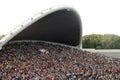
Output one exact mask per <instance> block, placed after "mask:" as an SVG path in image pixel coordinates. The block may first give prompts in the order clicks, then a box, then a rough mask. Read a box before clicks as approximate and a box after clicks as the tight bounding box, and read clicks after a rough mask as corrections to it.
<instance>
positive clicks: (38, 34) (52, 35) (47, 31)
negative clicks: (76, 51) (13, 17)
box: [0, 5, 82, 47]
mask: <svg viewBox="0 0 120 80" xmlns="http://www.w3.org/2000/svg"><path fill="white" fill-rule="evenodd" d="M81 38H82V24H81V19H80V16H79V14H78V13H77V11H76V10H75V9H74V8H73V7H70V6H64V5H63V6H56V7H51V8H49V9H46V10H44V11H42V12H40V13H38V14H36V15H34V16H33V17H31V18H30V19H27V20H26V21H25V22H24V23H22V24H21V25H19V26H18V27H16V28H15V29H14V30H12V31H11V32H10V33H9V34H8V35H7V36H5V37H4V38H3V39H2V40H1V41H0V47H2V46H4V45H5V44H6V43H8V42H10V41H16V40H43V41H49V42H56V43H62V44H66V45H70V46H79V47H81V44H82V43H81Z"/></svg>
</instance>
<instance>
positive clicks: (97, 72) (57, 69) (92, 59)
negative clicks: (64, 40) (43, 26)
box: [0, 42, 120, 80]
mask: <svg viewBox="0 0 120 80" xmlns="http://www.w3.org/2000/svg"><path fill="white" fill-rule="evenodd" d="M0 80H120V59H119V58H110V57H107V56H104V55H100V54H97V53H91V52H88V51H83V50H79V49H76V48H73V47H70V46H63V45H59V44H49V43H46V42H15V43H11V44H8V45H6V46H4V47H3V49H2V50H1V51H0Z"/></svg>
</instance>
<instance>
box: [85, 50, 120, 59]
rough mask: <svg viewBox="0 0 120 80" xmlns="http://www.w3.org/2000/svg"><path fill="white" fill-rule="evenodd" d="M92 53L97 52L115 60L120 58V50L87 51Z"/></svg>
mask: <svg viewBox="0 0 120 80" xmlns="http://www.w3.org/2000/svg"><path fill="white" fill-rule="evenodd" d="M86 50H88V51H91V52H96V53H100V54H104V55H106V56H110V57H114V58H120V49H113V50H111V49H104V50H103V49H101V50H94V49H86Z"/></svg>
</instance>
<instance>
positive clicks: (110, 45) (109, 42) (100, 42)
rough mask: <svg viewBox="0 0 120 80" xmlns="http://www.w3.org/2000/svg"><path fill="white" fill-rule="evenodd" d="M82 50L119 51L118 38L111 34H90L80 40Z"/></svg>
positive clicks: (119, 39)
mask: <svg viewBox="0 0 120 80" xmlns="http://www.w3.org/2000/svg"><path fill="white" fill-rule="evenodd" d="M82 45H83V48H95V49H120V36H118V35H113V34H104V35H100V34H91V35H85V36H83V38H82Z"/></svg>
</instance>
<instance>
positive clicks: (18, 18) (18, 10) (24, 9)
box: [0, 0, 120, 35]
mask: <svg viewBox="0 0 120 80" xmlns="http://www.w3.org/2000/svg"><path fill="white" fill-rule="evenodd" d="M61 4H64V5H71V6H73V7H74V8H75V9H76V10H77V11H78V13H79V15H80V17H81V20H82V27H83V35H87V34H116V35H120V31H119V29H120V0H0V34H7V33H8V32H10V30H12V29H14V28H15V27H16V26H17V25H19V24H21V23H22V22H24V21H25V20H27V19H28V18H30V17H32V16H33V15H34V14H36V13H39V12H40V11H42V10H44V9H47V8H49V7H52V6H56V5H61Z"/></svg>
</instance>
